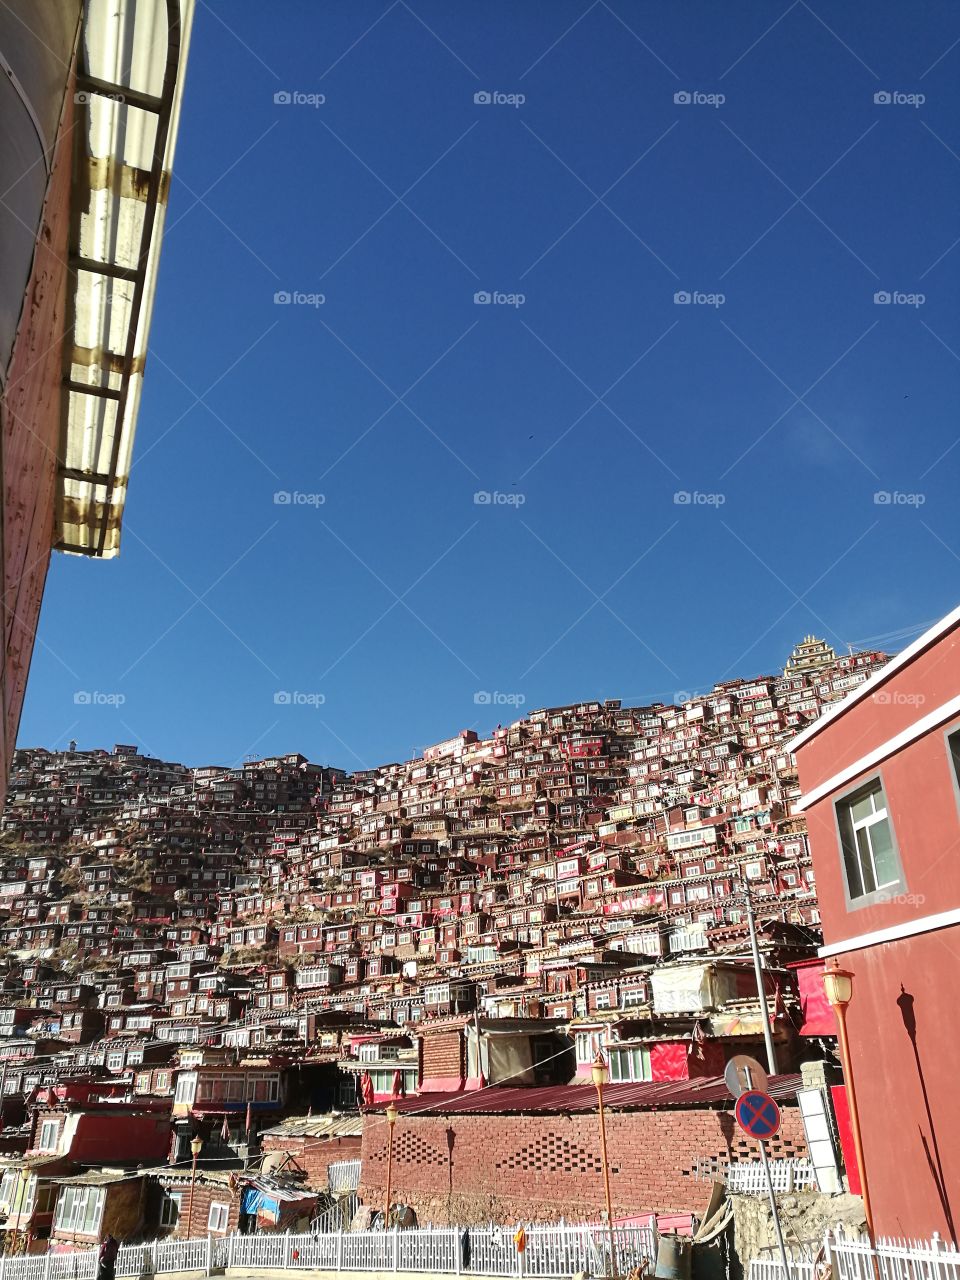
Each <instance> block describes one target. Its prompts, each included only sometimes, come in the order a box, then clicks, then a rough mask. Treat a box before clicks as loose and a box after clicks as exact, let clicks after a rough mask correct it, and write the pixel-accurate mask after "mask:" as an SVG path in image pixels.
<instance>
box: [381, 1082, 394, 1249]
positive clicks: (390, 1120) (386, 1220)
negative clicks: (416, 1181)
mask: <svg viewBox="0 0 960 1280" xmlns="http://www.w3.org/2000/svg"><path fill="white" fill-rule="evenodd" d="M386 1117H387V1124H388V1125H389V1126H390V1140H389V1148H388V1152H387V1205H386V1211H385V1212H384V1215H383V1229H384V1231H387V1230H389V1228H390V1190H391V1187H392V1185H393V1127H394V1125H395V1124H396V1123H397V1108H396V1107H395V1106H394V1105H393V1103H392V1102H391V1103H389V1104H388V1105H387V1110H386Z"/></svg>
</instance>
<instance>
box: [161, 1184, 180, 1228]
mask: <svg viewBox="0 0 960 1280" xmlns="http://www.w3.org/2000/svg"><path fill="white" fill-rule="evenodd" d="M182 1206H183V1192H182V1191H167V1192H166V1193H165V1194H164V1197H163V1199H162V1200H161V1201H160V1225H161V1227H169V1228H170V1229H171V1230H172V1229H173V1228H174V1227H175V1226H176V1225H177V1223H178V1222H179V1221H180V1209H181V1208H182Z"/></svg>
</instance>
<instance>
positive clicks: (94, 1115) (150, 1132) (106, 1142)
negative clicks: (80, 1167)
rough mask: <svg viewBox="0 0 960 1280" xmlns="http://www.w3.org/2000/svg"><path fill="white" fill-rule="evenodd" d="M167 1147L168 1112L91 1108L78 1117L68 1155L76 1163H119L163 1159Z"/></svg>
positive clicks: (168, 1132) (168, 1138)
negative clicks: (133, 1112)
mask: <svg viewBox="0 0 960 1280" xmlns="http://www.w3.org/2000/svg"><path fill="white" fill-rule="evenodd" d="M169 1150H170V1117H169V1115H155V1114H154V1115H149V1114H148V1115H129V1114H127V1115H109V1114H104V1113H103V1112H102V1111H91V1112H87V1113H85V1114H83V1115H81V1116H80V1120H79V1123H78V1125H77V1130H76V1133H75V1134H74V1138H73V1141H72V1142H71V1144H70V1152H69V1155H70V1159H71V1160H74V1161H76V1163H77V1164H115V1163H116V1162H118V1161H119V1162H120V1163H121V1164H122V1163H125V1162H127V1161H141V1160H147V1161H149V1160H165V1159H166V1157H167V1154H168V1152H169Z"/></svg>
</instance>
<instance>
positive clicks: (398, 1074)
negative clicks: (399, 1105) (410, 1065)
mask: <svg viewBox="0 0 960 1280" xmlns="http://www.w3.org/2000/svg"><path fill="white" fill-rule="evenodd" d="M393 1096H394V1097H395V1098H405V1097H406V1096H407V1086H406V1084H405V1083H404V1079H403V1072H402V1071H395V1072H394V1073H393Z"/></svg>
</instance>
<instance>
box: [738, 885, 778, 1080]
mask: <svg viewBox="0 0 960 1280" xmlns="http://www.w3.org/2000/svg"><path fill="white" fill-rule="evenodd" d="M743 896H744V898H745V899H746V903H747V923H748V924H749V926H750V950H751V951H752V952H753V972H754V973H755V975H756V978H757V995H758V996H759V997H760V1018H761V1021H762V1023H763V1043H764V1047H765V1048H766V1051H767V1067H768V1069H769V1071H770V1074H771V1075H772V1076H775V1075H776V1074H777V1052H776V1050H775V1049H774V1047H773V1031H772V1029H771V1027H770V1010H769V1009H768V1008H767V993H766V991H765V990H764V986H763V965H762V964H761V961H760V947H759V945H758V944H757V922H756V920H754V918H753V902H752V900H751V898H750V887H749V885H748V886H747V889H746V891H745V892H744V895H743Z"/></svg>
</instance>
